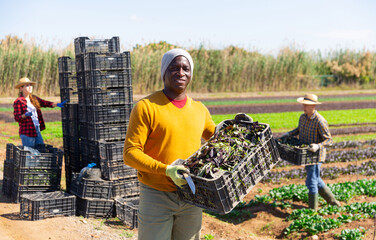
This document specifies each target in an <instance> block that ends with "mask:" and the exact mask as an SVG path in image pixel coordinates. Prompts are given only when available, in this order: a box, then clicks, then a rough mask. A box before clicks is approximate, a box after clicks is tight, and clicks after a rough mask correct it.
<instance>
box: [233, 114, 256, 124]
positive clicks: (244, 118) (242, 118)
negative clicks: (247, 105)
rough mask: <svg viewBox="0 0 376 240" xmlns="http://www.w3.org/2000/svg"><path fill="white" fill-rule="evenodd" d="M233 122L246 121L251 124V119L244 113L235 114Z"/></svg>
mask: <svg viewBox="0 0 376 240" xmlns="http://www.w3.org/2000/svg"><path fill="white" fill-rule="evenodd" d="M234 120H237V121H247V122H251V123H253V119H252V118H251V117H250V116H248V115H247V114H245V113H237V114H236V116H235V118H234Z"/></svg>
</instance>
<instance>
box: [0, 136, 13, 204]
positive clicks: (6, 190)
mask: <svg viewBox="0 0 376 240" xmlns="http://www.w3.org/2000/svg"><path fill="white" fill-rule="evenodd" d="M13 151H14V145H13V144H11V143H8V144H7V147H6V158H5V161H4V171H3V187H2V192H3V194H4V195H5V196H7V197H10V196H11V194H12V185H13V178H14V157H13V155H14V154H13Z"/></svg>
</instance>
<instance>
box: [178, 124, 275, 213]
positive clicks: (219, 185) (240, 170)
mask: <svg viewBox="0 0 376 240" xmlns="http://www.w3.org/2000/svg"><path fill="white" fill-rule="evenodd" d="M261 125H265V126H266V128H265V129H264V130H263V132H262V134H261V135H262V141H260V143H259V144H258V145H257V147H256V148H253V149H252V151H250V152H249V153H248V154H247V156H246V157H245V158H243V160H241V161H240V162H239V163H238V164H237V165H236V166H235V167H234V169H233V170H232V171H231V172H226V171H223V172H222V173H221V174H219V175H217V176H216V177H215V178H213V179H207V178H203V177H199V176H195V175H191V177H192V180H193V182H194V184H195V186H196V193H195V194H193V193H192V192H191V189H190V188H189V186H188V185H183V186H182V188H177V193H178V195H179V196H180V198H181V199H182V200H183V201H185V202H187V203H190V204H193V205H196V206H199V207H201V208H204V209H207V210H209V211H212V212H215V213H219V214H226V213H228V212H230V211H231V210H232V209H233V208H234V207H236V205H237V204H238V203H239V202H240V201H242V199H243V198H244V197H245V196H246V195H247V194H248V193H249V191H250V190H251V189H252V188H253V187H254V186H255V185H256V184H257V183H258V182H259V181H260V180H261V179H262V178H263V177H264V176H265V175H266V174H267V173H268V172H269V171H270V170H271V169H272V168H273V167H274V166H275V165H276V164H277V163H278V161H279V160H280V157H279V153H278V149H277V146H276V143H275V141H274V139H273V135H272V133H271V131H270V127H269V125H268V124H261ZM183 161H184V160H178V161H175V162H174V163H173V164H182V163H183Z"/></svg>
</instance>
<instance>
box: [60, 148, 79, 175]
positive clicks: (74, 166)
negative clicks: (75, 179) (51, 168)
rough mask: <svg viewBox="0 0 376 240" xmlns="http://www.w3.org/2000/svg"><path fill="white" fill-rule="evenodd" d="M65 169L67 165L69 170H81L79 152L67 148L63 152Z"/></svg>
mask: <svg viewBox="0 0 376 240" xmlns="http://www.w3.org/2000/svg"><path fill="white" fill-rule="evenodd" d="M64 160H65V169H66V170H67V167H68V169H69V170H70V171H73V172H78V171H80V170H81V168H82V167H81V166H82V164H81V154H80V153H79V152H70V151H69V150H67V151H66V152H64Z"/></svg>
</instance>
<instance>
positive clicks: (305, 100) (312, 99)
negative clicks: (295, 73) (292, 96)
mask: <svg viewBox="0 0 376 240" xmlns="http://www.w3.org/2000/svg"><path fill="white" fill-rule="evenodd" d="M317 99H318V98H317V96H316V95H315V94H311V93H309V94H306V95H304V97H300V98H298V99H296V101H298V103H302V104H308V105H316V104H321V102H319V101H317Z"/></svg>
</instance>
